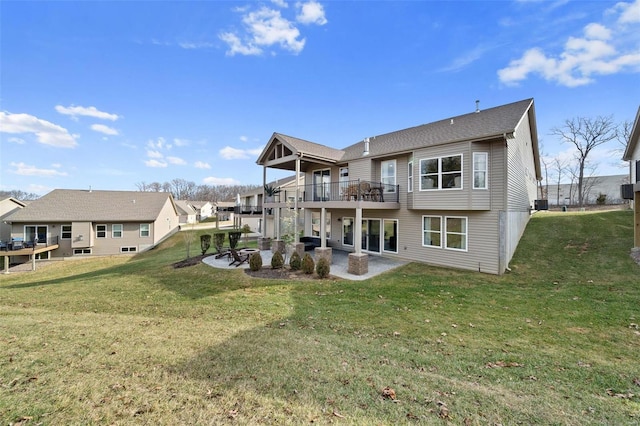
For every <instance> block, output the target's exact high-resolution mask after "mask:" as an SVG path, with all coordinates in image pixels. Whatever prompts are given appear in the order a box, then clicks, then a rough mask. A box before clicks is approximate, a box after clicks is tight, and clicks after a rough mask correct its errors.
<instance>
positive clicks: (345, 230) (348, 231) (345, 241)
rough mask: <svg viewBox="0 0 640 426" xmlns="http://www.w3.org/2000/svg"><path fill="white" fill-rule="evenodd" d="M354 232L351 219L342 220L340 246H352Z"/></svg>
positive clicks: (344, 218)
mask: <svg viewBox="0 0 640 426" xmlns="http://www.w3.org/2000/svg"><path fill="white" fill-rule="evenodd" d="M354 232H355V227H354V221H353V218H352V217H343V218H342V245H343V246H353V233H354Z"/></svg>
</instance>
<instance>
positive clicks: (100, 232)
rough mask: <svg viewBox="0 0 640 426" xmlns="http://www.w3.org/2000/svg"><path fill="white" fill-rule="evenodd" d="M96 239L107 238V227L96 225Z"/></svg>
mask: <svg viewBox="0 0 640 426" xmlns="http://www.w3.org/2000/svg"><path fill="white" fill-rule="evenodd" d="M96 238H107V225H96Z"/></svg>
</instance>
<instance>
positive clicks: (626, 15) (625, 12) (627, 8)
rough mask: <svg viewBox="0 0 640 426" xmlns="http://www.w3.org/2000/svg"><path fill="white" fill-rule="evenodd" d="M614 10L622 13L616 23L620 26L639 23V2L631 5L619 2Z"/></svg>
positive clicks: (637, 0)
mask: <svg viewBox="0 0 640 426" xmlns="http://www.w3.org/2000/svg"><path fill="white" fill-rule="evenodd" d="M614 9H616V10H620V11H622V12H621V13H620V17H619V18H618V22H619V23H621V24H635V23H638V22H640V1H639V0H636V1H634V2H633V3H625V2H620V3H616V5H615V6H614Z"/></svg>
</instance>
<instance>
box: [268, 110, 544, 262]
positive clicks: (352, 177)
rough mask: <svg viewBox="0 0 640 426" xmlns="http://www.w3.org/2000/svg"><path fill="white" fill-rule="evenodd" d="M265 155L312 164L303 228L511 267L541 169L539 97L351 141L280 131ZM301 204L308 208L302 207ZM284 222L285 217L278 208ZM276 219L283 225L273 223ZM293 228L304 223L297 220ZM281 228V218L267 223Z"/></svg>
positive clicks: (432, 257)
mask: <svg viewBox="0 0 640 426" xmlns="http://www.w3.org/2000/svg"><path fill="white" fill-rule="evenodd" d="M257 164H259V165H261V166H263V167H264V168H265V171H264V173H263V175H264V176H266V171H267V170H266V169H269V168H274V169H284V170H291V171H295V172H298V173H304V175H305V178H306V182H307V183H306V185H304V186H298V188H297V196H294V197H293V199H294V203H293V206H291V205H290V203H289V204H285V203H284V202H282V200H274V201H273V202H265V203H264V204H263V207H264V209H263V216H264V215H265V213H264V212H265V211H266V210H267V209H268V208H273V209H274V214H275V215H276V216H281V215H282V214H283V212H287V211H291V207H293V211H294V212H298V214H299V215H302V216H303V217H304V221H303V225H302V226H303V231H304V235H305V236H321V235H322V236H324V237H326V238H320V241H321V244H322V247H321V249H322V250H325V249H326V246H327V245H328V246H330V247H333V248H336V249H341V250H348V251H351V252H353V253H351V254H350V255H349V257H350V258H349V271H350V272H351V273H354V274H361V273H364V272H362V271H363V270H365V271H366V268H367V262H368V261H367V260H366V259H367V256H366V255H367V254H368V255H370V254H373V255H382V256H387V257H395V258H400V259H404V260H413V261H420V262H426V263H429V264H434V265H440V266H446V267H454V268H461V269H468V270H475V271H482V272H487V273H493V274H501V273H503V272H504V271H505V270H506V269H507V268H508V264H509V261H510V260H511V258H512V256H513V253H514V251H515V249H516V246H517V245H518V241H519V239H520V237H521V235H522V233H523V232H524V229H525V227H526V225H527V223H528V221H529V218H530V215H531V211H532V209H533V208H534V205H535V201H536V200H535V199H536V194H537V182H538V181H539V180H540V179H541V172H540V161H539V151H538V137H537V130H536V119H535V109H534V102H533V99H526V100H522V101H519V102H515V103H511V104H508V105H503V106H499V107H495V108H490V109H487V110H483V111H480V110H478V109H476V112H472V113H469V114H465V115H460V116H457V117H452V118H447V119H446V120H441V121H437V122H433V123H430V124H425V125H421V126H417V127H412V128H409V129H405V130H399V131H396V132H392V133H388V134H384V135H379V136H376V137H371V138H366V139H365V140H363V141H361V142H358V143H356V144H353V145H351V146H348V147H346V148H344V149H336V148H331V147H328V146H325V145H320V144H317V143H313V142H309V141H305V140H302V139H298V138H294V137H291V136H286V135H283V134H280V133H274V134H273V135H272V137H271V139H270V140H269V142H268V144H267V145H266V147H265V148H264V150H263V152H262V153H261V154H260V156H259V158H258V160H257ZM301 209H304V210H303V211H302V210H301ZM276 223H279V219H278V218H276ZM274 228H275V229H274ZM293 232H294V235H297V234H298V232H299V230H298V229H297V228H296V227H294V230H293ZM263 234H264V235H265V236H267V237H268V236H274V237H275V238H281V237H282V235H284V234H283V231H282V229H280V227H279V226H275V227H273V226H272V227H271V228H268V227H267V229H265V230H264V232H263Z"/></svg>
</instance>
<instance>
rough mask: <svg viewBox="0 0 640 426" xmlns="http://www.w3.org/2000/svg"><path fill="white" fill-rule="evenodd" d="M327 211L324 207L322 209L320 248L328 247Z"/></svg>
mask: <svg viewBox="0 0 640 426" xmlns="http://www.w3.org/2000/svg"><path fill="white" fill-rule="evenodd" d="M326 221H327V209H325V208H324V207H322V208H321V209H320V247H322V248H326V247H327V241H326V240H327V229H326V228H327V224H326Z"/></svg>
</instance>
